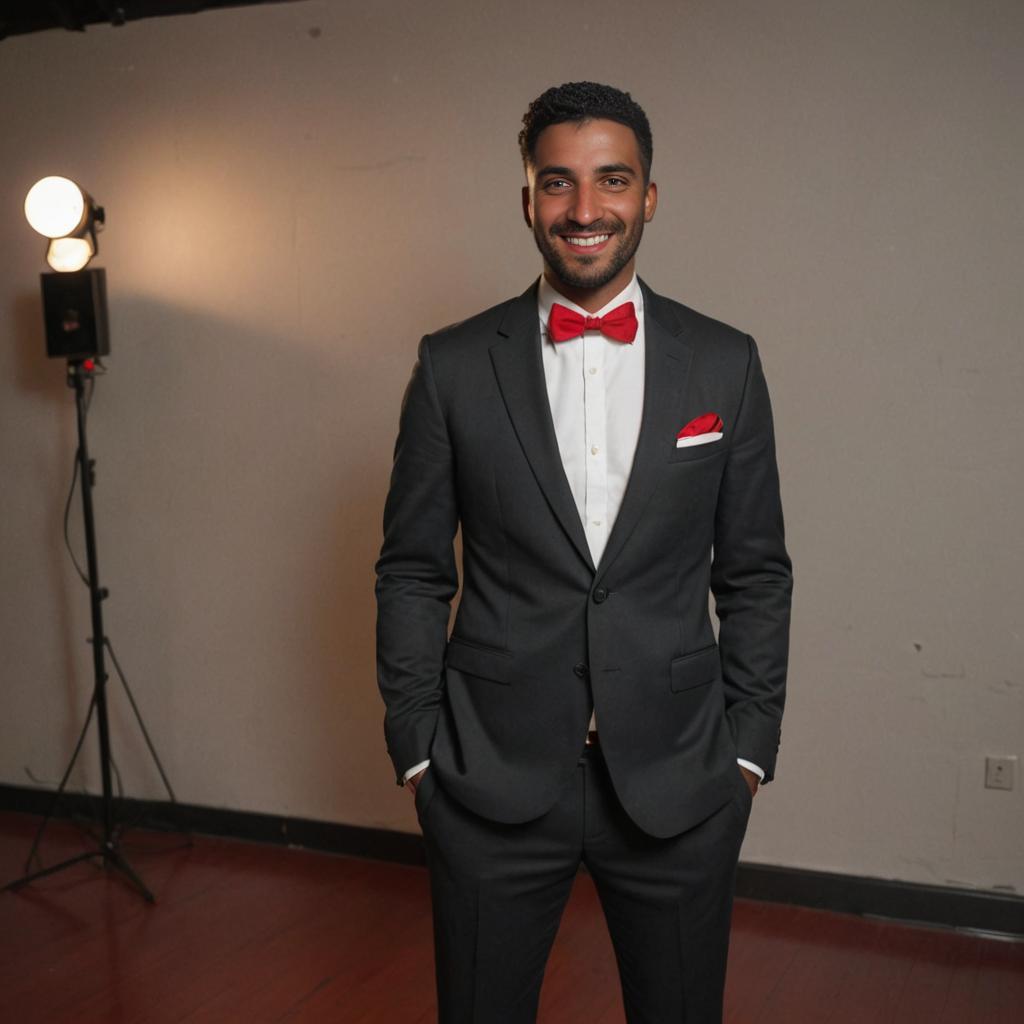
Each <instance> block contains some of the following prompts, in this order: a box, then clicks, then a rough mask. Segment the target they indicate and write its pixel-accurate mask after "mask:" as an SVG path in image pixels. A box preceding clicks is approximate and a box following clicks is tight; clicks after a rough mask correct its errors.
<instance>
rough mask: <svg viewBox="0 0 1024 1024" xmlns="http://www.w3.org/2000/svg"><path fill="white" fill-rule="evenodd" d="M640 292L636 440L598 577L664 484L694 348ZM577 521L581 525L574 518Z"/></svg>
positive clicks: (671, 317)
mask: <svg viewBox="0 0 1024 1024" xmlns="http://www.w3.org/2000/svg"><path fill="white" fill-rule="evenodd" d="M640 287H641V288H642V289H643V295H644V345H645V346H646V352H645V353H644V355H645V359H644V399H643V413H642V417H641V420H640V436H639V438H638V439H637V444H636V452H635V453H634V455H633V465H632V467H631V469H630V473H629V481H628V483H627V484H626V490H625V493H624V494H623V496H622V504H621V505H620V506H619V514H618V515H617V516H616V517H615V522H614V524H613V525H612V531H611V533H610V534H609V536H608V543H607V544H606V545H605V549H604V552H603V553H602V555H601V560H600V562H599V564H598V567H597V573H598V574H599V575H601V574H604V573H605V572H606V571H607V570H608V567H609V566H610V565H611V564H612V562H614V561H615V559H616V558H617V557H618V555H619V554H620V552H621V551H622V548H623V546H624V545H625V543H626V541H627V539H628V538H629V535H630V534H631V533H632V532H633V530H634V529H635V527H636V525H637V523H638V522H639V520H640V516H641V515H642V514H643V511H644V509H645V508H646V506H647V503H648V502H649V501H650V500H651V498H652V497H653V495H654V492H655V491H656V490H657V487H658V483H659V481H660V480H661V479H662V472H661V471H663V470H664V463H665V459H666V458H667V456H668V454H669V448H670V445H671V444H674V440H673V439H674V437H675V432H676V430H677V429H678V424H677V423H676V419H677V418H678V412H679V408H680V404H681V401H682V396H683V388H684V385H685V383H686V378H687V375H688V373H689V369H690V360H691V358H692V357H693V345H692V343H691V342H690V340H689V339H688V338H687V337H686V334H685V331H684V328H683V325H682V323H680V321H679V319H678V317H677V316H676V315H675V312H674V311H673V309H672V307H671V306H670V305H669V303H668V302H666V301H665V300H664V299H663V298H662V297H661V296H660V295H656V294H655V293H654V292H652V291H651V289H650V288H648V287H647V285H646V284H645V283H644V281H642V280H641V281H640ZM556 455H557V453H556ZM566 486H568V482H567V484H566ZM574 511H575V506H574ZM576 518H577V520H578V519H579V515H578V514H577V516H576Z"/></svg>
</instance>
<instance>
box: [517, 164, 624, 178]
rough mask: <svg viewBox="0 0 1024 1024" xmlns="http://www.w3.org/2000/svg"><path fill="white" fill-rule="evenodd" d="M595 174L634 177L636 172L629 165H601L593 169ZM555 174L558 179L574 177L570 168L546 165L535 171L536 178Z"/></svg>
mask: <svg viewBox="0 0 1024 1024" xmlns="http://www.w3.org/2000/svg"><path fill="white" fill-rule="evenodd" d="M594 171H595V173H596V174H632V175H636V174H637V173H638V172H637V170H636V168H635V167H630V165H629V164H602V165H601V166H600V167H597V168H595V169H594ZM552 174H556V175H558V176H559V177H560V178H572V177H574V176H575V172H574V171H573V170H572V168H570V167H560V166H558V165H556V164H548V166H547V167H541V168H540V169H539V170H538V171H537V177H538V178H546V177H548V175H552Z"/></svg>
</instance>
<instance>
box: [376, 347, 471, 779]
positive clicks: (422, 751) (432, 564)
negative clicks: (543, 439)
mask: <svg viewBox="0 0 1024 1024" xmlns="http://www.w3.org/2000/svg"><path fill="white" fill-rule="evenodd" d="M457 527H458V510H457V504H456V492H455V480H454V466H453V459H452V449H451V444H450V442H449V438H448V431H447V428H446V425H445V420H444V415H443V412H442V409H441V404H440V401H439V398H438V393H437V386H436V383H435V380H434V373H433V367H432V364H431V359H430V347H429V336H427V337H425V338H423V340H422V341H421V342H420V345H419V351H418V358H417V361H416V364H415V366H414V367H413V371H412V376H411V378H410V380H409V383H408V385H407V386H406V389H405V395H404V397H403V399H402V409H401V415H400V418H399V429H398V439H397V441H396V442H395V449H394V463H393V466H392V470H391V484H390V488H389V490H388V496H387V500H386V502H385V505H384V542H383V545H382V547H381V552H380V557H379V558H378V560H377V563H376V566H375V571H376V574H377V582H376V587H375V592H376V597H377V683H378V686H379V687H380V693H381V696H382V697H383V698H384V704H385V708H386V710H385V714H384V736H385V739H386V741H387V748H388V754H389V755H390V757H391V760H392V763H393V764H394V768H395V778H396V781H397V783H398V785H400V786H401V785H402V784H403V781H402V776H403V773H404V772H405V771H406V770H407V769H408V768H409V767H410V766H412V765H414V764H416V763H417V762H419V761H422V760H425V759H426V758H427V757H429V752H430V744H431V741H432V739H433V736H434V730H435V727H436V725H437V716H438V714H439V708H440V704H441V694H442V689H443V686H444V674H443V665H444V651H445V645H446V643H447V634H448V619H449V615H450V611H451V601H452V598H453V597H454V596H455V593H456V591H457V589H458V570H457V569H456V564H455V553H454V550H453V547H452V544H453V540H454V537H455V532H456V529H457Z"/></svg>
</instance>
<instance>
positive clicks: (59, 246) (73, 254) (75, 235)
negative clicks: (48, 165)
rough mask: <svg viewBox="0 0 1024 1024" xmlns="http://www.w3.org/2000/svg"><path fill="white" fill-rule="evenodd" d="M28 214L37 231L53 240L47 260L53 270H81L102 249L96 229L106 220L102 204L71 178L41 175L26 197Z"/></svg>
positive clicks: (26, 215)
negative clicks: (97, 202)
mask: <svg viewBox="0 0 1024 1024" xmlns="http://www.w3.org/2000/svg"><path fill="white" fill-rule="evenodd" d="M25 217H26V218H27V220H28V222H29V224H31V225H32V228H33V229H34V230H35V231H38V232H39V234H41V235H42V236H43V237H44V238H49V239H50V245H49V247H48V248H47V250H46V262H47V263H49V265H50V266H51V267H53V269H54V270H57V271H59V272H61V273H72V272H74V271H76V270H81V269H82V268H83V267H85V266H86V265H87V264H88V262H89V260H91V259H92V258H93V256H95V255H96V253H97V252H99V245H98V244H97V242H96V232H97V231H99V230H100V229H101V228H102V227H103V223H104V220H105V215H104V212H103V207H102V206H97V205H96V203H95V201H94V200H93V198H92V196H90V195H89V193H88V192H86V191H85V189H83V188H82V187H81V186H80V185H78V184H76V183H75V182H73V181H72V180H71V179H70V178H63V177H61V176H60V175H50V176H49V177H46V178H40V179H39V181H37V182H36V183H35V184H34V185H33V186H32V187H31V188H30V189H29V190H28V195H27V196H25Z"/></svg>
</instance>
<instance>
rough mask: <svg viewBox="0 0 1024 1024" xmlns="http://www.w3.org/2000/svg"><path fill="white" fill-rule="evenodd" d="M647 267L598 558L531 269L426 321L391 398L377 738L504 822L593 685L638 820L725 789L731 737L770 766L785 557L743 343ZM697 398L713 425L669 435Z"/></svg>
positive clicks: (786, 587)
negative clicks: (561, 438) (652, 285)
mask: <svg viewBox="0 0 1024 1024" xmlns="http://www.w3.org/2000/svg"><path fill="white" fill-rule="evenodd" d="M641 286H642V287H643V290H644V302H645V344H646V362H645V380H644V404H643V418H642V423H641V428H640V437H639V441H638V443H637V449H636V455H635V458H634V461H633V466H632V471H631V475H630V478H629V482H628V485H627V488H626V492H625V495H624V497H623V500H622V505H621V508H620V511H619V514H618V516H617V518H616V520H615V523H614V524H613V526H612V530H611V533H610V535H609V538H608V543H607V546H606V548H605V550H604V553H603V554H602V556H601V560H600V563H599V564H598V565H597V566H595V565H594V564H593V560H592V558H591V556H590V552H589V549H588V547H587V542H586V538H585V536H584V532H583V526H582V523H581V522H580V518H579V513H578V511H577V508H576V504H575V501H574V499H573V496H572V492H571V490H570V487H569V482H568V480H567V479H566V476H565V472H564V470H563V468H562V462H561V458H560V456H559V452H558V446H557V442H556V438H555V431H554V425H553V421H552V418H551V411H550V407H549V404H548V397H547V390H546V386H545V380H544V370H543V364H542V361H541V345H540V333H539V330H538V322H537V296H536V285H533V286H531V287H530V288H528V289H527V290H526V291H525V292H524V293H523V294H522V295H520V296H519V297H518V298H516V299H512V300H510V301H508V302H504V303H502V304H501V305H498V306H495V307H494V308H493V309H489V310H487V311H486V312H484V313H481V314H480V315H478V316H475V317H473V318H472V319H470V320H466V321H463V322H462V323H459V324H456V325H454V326H451V327H447V328H445V329H443V330H441V331H438V332H437V333H435V334H431V335H427V336H426V337H425V338H423V340H422V341H421V342H420V346H419V353H418V360H417V362H416V365H415V367H414V369H413V372H412V377H411V379H410V381H409V384H408V387H407V389H406V392H405V396H404V399H403V402H402V412H401V417H400V426H399V434H398V440H397V442H396V445H395V452H394V466H393V470H392V474H391V486H390V490H389V493H388V497H387V502H386V505H385V509H384V543H383V546H382V549H381V553H380V558H379V559H378V561H377V563H376V573H377V584H376V595H377V609H378V615H377V668H378V682H379V686H380V690H381V694H382V696H383V698H384V701H385V704H386V709H387V710H386V714H385V719H384V730H385V736H386V739H387V745H388V752H389V754H390V756H391V758H392V761H393V763H394V767H395V771H396V775H397V781H398V782H399V784H401V782H402V778H401V776H402V773H403V772H404V771H405V770H406V769H408V768H410V767H412V766H413V765H414V764H416V763H417V762H419V761H421V760H424V759H425V758H428V757H429V758H430V759H431V765H430V768H429V769H428V770H429V771H432V772H436V773H437V782H438V784H439V785H441V786H442V787H443V788H444V790H445V791H446V793H448V794H450V795H451V796H452V797H454V798H455V799H457V800H459V801H460V802H461V803H462V804H463V805H464V806H466V807H468V808H469V809H470V810H473V811H475V812H476V813H478V814H480V815H483V816H484V817H487V818H491V819H494V820H496V821H501V822H508V823H514V822H523V821H527V820H529V819H530V818H534V817H536V816H538V815H540V814H543V813H544V812H545V811H546V810H548V808H550V807H551V806H552V805H553V803H554V802H555V800H556V799H557V797H558V795H559V792H560V790H561V789H562V788H563V787H564V786H565V785H566V784H567V783H568V782H569V780H570V778H571V776H572V775H573V773H574V771H575V768H576V762H577V759H578V757H579V754H580V750H581V748H582V746H583V740H584V737H585V735H586V731H587V722H588V718H589V715H590V706H591V700H592V701H593V705H594V707H595V709H596V714H597V721H598V727H599V731H600V736H601V745H602V748H603V751H604V754H605V759H606V761H607V764H608V769H609V772H610V774H611V778H612V781H613V783H614V786H615V790H616V792H617V794H618V796H619V799H620V800H621V801H622V804H623V806H624V807H625V809H626V811H627V813H628V814H629V815H630V817H631V818H632V819H633V820H634V821H635V822H636V824H637V825H638V826H640V828H642V829H644V830H645V831H646V832H648V833H649V834H651V835H654V836H670V835H675V834H676V833H678V832H681V831H682V830H684V829H686V828H689V827H691V826H692V825H694V824H696V823H697V822H699V821H700V820H701V819H703V818H705V817H706V816H708V815H709V814H711V813H712V812H713V811H715V810H716V809H717V808H718V807H720V806H721V805H722V804H724V803H725V802H726V801H727V800H728V799H730V797H731V796H732V794H733V793H734V792H735V785H736V779H735V775H736V772H737V771H738V768H737V765H736V758H737V756H738V757H742V758H746V759H749V760H750V761H753V762H754V763H755V764H757V765H759V766H760V767H761V768H763V769H764V770H765V772H766V775H765V780H766V781H768V780H770V779H771V778H772V775H773V772H774V766H775V758H776V752H777V749H778V744H779V725H780V721H781V718H782V709H783V701H784V694H785V681H786V664H787V657H788V637H789V611H790V598H791V593H792V573H791V567H790V560H789V557H788V555H787V553H786V547H785V542H784V537H783V519H782V508H781V503H780V498H779V482H778V472H777V469H776V462H775V442H774V436H773V426H772V414H771V407H770V404H769V399H768V390H767V387H766V385H765V380H764V375H763V374H762V371H761V364H760V361H759V359H758V353H757V348H756V346H755V344H754V341H753V339H751V338H750V337H748V336H747V335H744V334H742V333H740V332H739V331H736V330H735V329H733V328H731V327H729V326H727V325H725V324H722V323H719V322H718V321H715V320H712V319H710V318H708V317H706V316H703V315H701V314H700V313H697V312H695V311H694V310H692V309H688V308H687V307H686V306H683V305H680V304H679V303H677V302H673V301H671V300H669V299H666V298H663V297H662V296H659V295H656V294H655V293H654V292H652V291H651V290H650V289H649V288H648V287H647V285H646V284H644V283H643V281H641ZM709 412H713V413H717V414H718V415H719V416H721V418H722V420H723V421H724V435H725V436H724V437H723V439H722V440H721V441H718V442H712V443H709V444H702V445H696V446H693V447H686V448H677V447H676V444H675V440H676V434H677V433H678V431H679V430H680V429H681V428H682V427H683V426H684V425H685V424H686V423H688V422H689V421H690V420H692V419H694V418H695V417H697V416H700V415H702V414H704V413H709ZM460 522H461V525H462V561H463V565H462V568H463V574H462V595H461V599H460V602H459V607H458V612H457V615H456V619H455V623H454V626H453V628H452V635H451V637H450V638H449V637H448V635H447V630H448V621H449V613H450V602H451V601H452V598H453V597H454V595H455V593H456V591H457V589H458V582H459V581H458V573H457V569H456V562H455V557H454V552H453V538H454V536H455V533H456V529H457V527H458V525H459V523H460ZM709 588H710V590H711V592H712V593H713V594H714V598H715V610H716V614H717V617H718V619H719V623H720V628H719V638H718V643H717V644H716V642H715V635H714V632H713V630H712V626H711V621H710V617H709V614H708V591H709Z"/></svg>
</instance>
